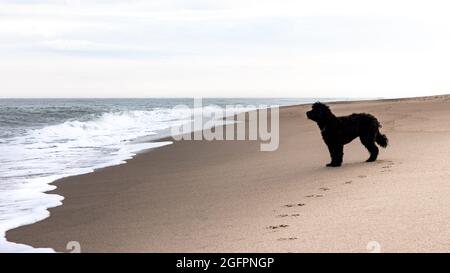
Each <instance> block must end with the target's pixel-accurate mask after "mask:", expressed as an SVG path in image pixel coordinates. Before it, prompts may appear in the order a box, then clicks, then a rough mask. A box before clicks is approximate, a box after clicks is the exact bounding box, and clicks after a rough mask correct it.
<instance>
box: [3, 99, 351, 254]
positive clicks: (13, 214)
mask: <svg viewBox="0 0 450 273" xmlns="http://www.w3.org/2000/svg"><path fill="white" fill-rule="evenodd" d="M316 100H317V99H312V98H307V99H302V98H298V99H297V98H275V99H274V98H270V99H264V98H259V99H255V98H248V99H243V98H239V99H233V98H227V99H218V98H217V99H214V98H206V99H203V108H204V109H206V108H208V107H217V106H219V107H225V106H226V105H236V107H237V108H239V106H238V105H241V106H247V105H255V106H257V107H260V106H261V107H264V105H265V106H267V107H270V106H272V105H280V106H286V105H295V104H305V103H311V102H315V101H316ZM335 100H342V99H322V101H335ZM177 105H187V106H189V107H191V108H192V106H193V99H183V98H177V99H162V98H160V99H157V98H155V99H0V252H51V251H53V250H52V249H36V248H32V247H30V246H26V245H22V244H16V243H13V242H8V241H7V240H6V239H5V232H6V231H7V230H10V229H13V228H16V227H19V226H23V225H27V224H32V223H35V222H37V221H40V220H43V219H45V218H46V217H49V211H48V209H49V208H52V207H55V206H59V205H61V204H62V203H61V202H62V200H63V197H62V196H59V195H55V194H47V193H45V192H47V191H50V190H52V189H54V188H55V186H53V185H50V183H51V182H53V181H55V180H57V179H60V178H63V177H68V176H73V175H79V174H84V173H89V172H92V171H94V170H95V169H98V168H103V167H107V166H113V165H118V164H123V163H125V160H127V159H130V158H132V157H133V156H134V155H135V154H136V153H138V152H140V151H143V150H147V149H151V148H157V147H160V146H164V145H170V144H171V142H161V141H158V139H159V138H161V137H164V136H168V135H167V132H168V131H170V130H169V129H170V128H171V127H172V126H176V125H180V124H183V123H186V122H190V121H191V120H192V111H190V110H186V109H178V108H174V107H175V106H177Z"/></svg>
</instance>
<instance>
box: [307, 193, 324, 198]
mask: <svg viewBox="0 0 450 273" xmlns="http://www.w3.org/2000/svg"><path fill="white" fill-rule="evenodd" d="M305 197H307V198H313V197H314V198H319V197H323V195H322V194H311V195H307V196H305Z"/></svg>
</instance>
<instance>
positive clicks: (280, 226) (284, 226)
mask: <svg viewBox="0 0 450 273" xmlns="http://www.w3.org/2000/svg"><path fill="white" fill-rule="evenodd" d="M287 227H288V225H278V226H268V227H267V229H272V230H275V229H280V228H287Z"/></svg>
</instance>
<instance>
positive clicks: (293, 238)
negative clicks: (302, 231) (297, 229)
mask: <svg viewBox="0 0 450 273" xmlns="http://www.w3.org/2000/svg"><path fill="white" fill-rule="evenodd" d="M297 239H298V238H297V237H289V238H278V239H277V241H294V240H297Z"/></svg>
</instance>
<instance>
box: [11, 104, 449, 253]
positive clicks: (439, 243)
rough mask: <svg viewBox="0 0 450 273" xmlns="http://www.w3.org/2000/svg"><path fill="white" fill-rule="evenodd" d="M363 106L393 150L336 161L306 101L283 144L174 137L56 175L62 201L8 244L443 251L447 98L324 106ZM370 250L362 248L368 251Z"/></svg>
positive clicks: (291, 116)
mask: <svg viewBox="0 0 450 273" xmlns="http://www.w3.org/2000/svg"><path fill="white" fill-rule="evenodd" d="M330 106H331V108H332V110H333V111H334V113H335V114H337V115H347V114H351V113H353V112H369V113H372V114H374V115H375V116H377V118H378V119H379V120H380V122H381V123H382V124H383V128H382V132H383V133H385V134H386V135H387V136H388V137H389V139H390V146H389V147H388V148H387V149H381V152H380V156H379V160H378V161H377V162H375V163H366V162H365V160H366V159H367V158H368V153H367V151H366V150H365V149H364V147H363V146H362V145H361V144H360V142H359V140H355V141H354V142H352V143H351V144H349V145H347V146H346V148H345V157H344V165H343V166H342V167H341V168H331V169H330V168H325V164H326V163H328V162H329V156H328V151H327V149H326V146H325V145H324V143H323V141H322V139H321V136H320V131H319V129H318V128H317V126H316V125H315V123H313V122H311V121H309V120H307V119H306V116H305V112H306V111H307V110H308V109H310V106H309V105H303V106H293V107H285V108H282V109H281V110H280V146H279V149H278V150H277V151H274V152H261V151H260V143H259V142H257V141H177V142H174V144H173V145H168V146H164V147H161V148H157V149H154V150H150V151H148V152H145V153H143V154H139V155H137V156H136V157H135V158H133V159H131V160H129V161H128V162H127V164H123V165H119V166H114V167H108V168H105V169H100V170H98V171H95V172H93V173H90V174H86V175H80V176H75V177H69V178H65V179H62V180H59V181H56V182H55V185H56V186H57V187H58V188H57V190H56V191H55V192H54V193H57V194H60V195H62V196H64V198H65V200H64V202H63V205H62V206H59V207H56V208H54V209H51V210H50V213H51V216H50V218H47V219H46V220H44V221H41V222H38V223H35V224H32V225H29V226H24V227H20V228H17V229H14V230H11V231H8V232H7V234H6V236H7V239H8V240H9V241H13V242H18V243H24V244H28V245H32V246H34V247H50V248H53V249H55V250H56V251H63V252H64V251H66V244H67V243H68V242H69V241H78V242H79V243H80V245H81V250H82V252H369V249H368V248H367V247H368V244H369V246H371V245H375V246H377V247H379V249H378V250H380V251H381V252H449V251H450V229H449V224H450V198H449V197H450V179H449V177H450V164H449V162H450V96H437V97H427V98H416V99H405V100H386V101H362V102H348V103H333V104H330ZM369 248H370V247H369Z"/></svg>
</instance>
